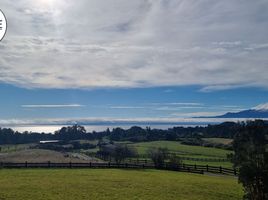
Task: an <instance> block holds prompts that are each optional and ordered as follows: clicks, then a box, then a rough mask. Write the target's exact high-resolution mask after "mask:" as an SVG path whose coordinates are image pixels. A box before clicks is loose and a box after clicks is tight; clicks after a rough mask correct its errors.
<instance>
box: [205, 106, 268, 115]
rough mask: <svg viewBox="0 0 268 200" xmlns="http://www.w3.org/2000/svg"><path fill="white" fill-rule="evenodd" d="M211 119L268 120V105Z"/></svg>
mask: <svg viewBox="0 0 268 200" xmlns="http://www.w3.org/2000/svg"><path fill="white" fill-rule="evenodd" d="M201 118H203V117H201ZM209 118H268V103H266V104H261V105H258V106H256V107H254V108H252V109H249V110H243V111H240V112H228V113H226V114H224V115H220V116H213V117H209Z"/></svg>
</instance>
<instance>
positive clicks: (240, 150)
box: [233, 120, 268, 200]
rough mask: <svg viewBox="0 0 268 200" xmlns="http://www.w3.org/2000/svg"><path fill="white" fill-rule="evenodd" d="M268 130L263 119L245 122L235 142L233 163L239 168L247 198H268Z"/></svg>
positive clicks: (262, 199)
mask: <svg viewBox="0 0 268 200" xmlns="http://www.w3.org/2000/svg"><path fill="white" fill-rule="evenodd" d="M267 141H268V131H267V128H266V127H265V122H263V121H261V120H256V121H251V122H247V123H246V124H244V125H243V126H242V127H241V129H240V131H239V132H238V133H237V134H236V136H235V138H234V142H233V147H234V155H233V163H234V166H235V167H238V168H239V182H241V183H242V184H243V186H244V188H245V193H246V194H245V199H250V200H267V199H268V147H267V144H268V142H267Z"/></svg>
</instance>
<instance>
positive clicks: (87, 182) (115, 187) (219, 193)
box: [0, 169, 243, 200]
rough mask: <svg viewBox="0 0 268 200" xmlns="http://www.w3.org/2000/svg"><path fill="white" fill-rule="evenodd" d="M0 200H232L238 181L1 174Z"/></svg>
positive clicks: (95, 173) (101, 173) (146, 174)
mask: <svg viewBox="0 0 268 200" xmlns="http://www.w3.org/2000/svg"><path fill="white" fill-rule="evenodd" d="M0 177H1V179H0V199H1V200H13V199H14V200H17V199H20V200H61V199H64V200H86V199H99V200H106V199H107V200H113V199H114V200H115V199H133V200H134V199H139V200H142V199H150V200H154V199H155V200H164V199H165V200H169V199H172V200H173V199H184V200H203V199H204V200H226V199H228V200H232V199H241V198H242V195H243V194H242V187H241V186H240V185H238V184H237V180H236V179H235V178H230V177H214V176H206V175H195V174H186V173H179V172H167V171H157V170H145V171H135V170H133V171H129V170H108V169H104V170H103V169H98V170H67V169H66V170H0Z"/></svg>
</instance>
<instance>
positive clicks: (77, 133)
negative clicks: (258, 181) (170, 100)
mask: <svg viewBox="0 0 268 200" xmlns="http://www.w3.org/2000/svg"><path fill="white" fill-rule="evenodd" d="M263 123H264V124H265V128H266V129H267V130H268V122H263ZM244 125H245V122H237V123H234V122H225V123H221V124H217V125H208V126H205V127H203V126H196V127H173V128H169V129H167V130H163V129H151V128H150V127H146V128H141V127H138V126H133V127H131V128H129V129H122V128H120V127H118V128H114V129H112V130H110V129H107V130H105V131H100V132H96V131H93V132H87V131H86V130H85V128H84V127H83V126H80V125H74V126H68V127H62V128H61V129H60V130H57V131H55V133H48V134H47V133H37V132H27V131H26V132H22V133H21V132H18V131H14V130H12V129H10V128H0V144H24V143H36V142H39V141H41V140H63V141H70V140H98V139H101V138H104V137H105V138H109V139H110V140H112V141H132V142H146V141H157V140H168V141H179V140H182V138H200V137H220V138H234V135H235V134H236V133H237V132H238V131H239V130H240V129H241V127H243V126H244ZM184 142H185V143H187V142H188V143H189V142H190V143H191V140H184ZM192 143H193V144H195V143H197V144H198V140H194V141H192Z"/></svg>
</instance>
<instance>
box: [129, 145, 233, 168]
mask: <svg viewBox="0 0 268 200" xmlns="http://www.w3.org/2000/svg"><path fill="white" fill-rule="evenodd" d="M130 146H133V147H135V148H136V149H137V151H138V153H139V154H146V152H147V150H148V149H149V148H152V147H164V148H167V149H168V150H170V151H171V152H174V153H176V154H177V155H180V156H182V157H189V158H203V159H226V156H227V154H230V153H232V151H229V150H224V149H218V148H210V147H202V146H190V145H183V144H181V143H180V142H175V141H154V142H141V143H133V144H130ZM183 162H184V163H186V164H199V165H207V164H208V165H211V166H222V167H232V163H230V162H208V161H189V160H184V161H183Z"/></svg>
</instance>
